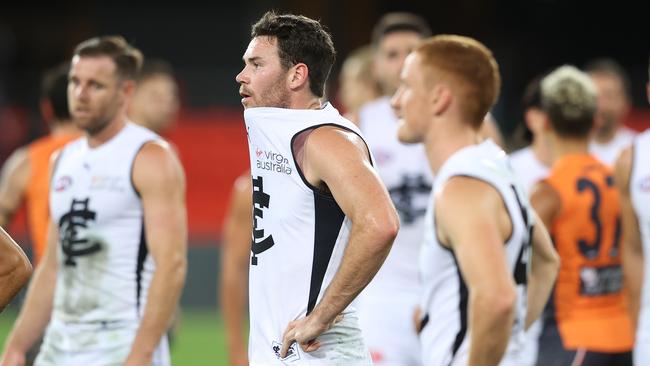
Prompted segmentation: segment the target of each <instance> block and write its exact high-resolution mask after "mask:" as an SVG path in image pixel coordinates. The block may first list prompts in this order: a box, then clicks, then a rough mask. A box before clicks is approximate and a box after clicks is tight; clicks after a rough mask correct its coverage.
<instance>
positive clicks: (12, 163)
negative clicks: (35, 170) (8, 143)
mask: <svg viewBox="0 0 650 366" xmlns="http://www.w3.org/2000/svg"><path fill="white" fill-rule="evenodd" d="M29 175H30V164H29V156H28V154H27V150H26V149H20V150H18V151H16V152H14V153H13V154H12V155H11V156H10V157H9V159H8V160H7V162H6V163H5V165H4V166H3V167H2V172H1V173H0V213H2V212H3V211H4V212H6V213H7V214H9V215H12V214H13V213H14V212H15V211H16V210H17V209H18V206H19V205H20V203H21V202H22V199H23V196H24V194H25V190H26V189H27V184H28V182H29Z"/></svg>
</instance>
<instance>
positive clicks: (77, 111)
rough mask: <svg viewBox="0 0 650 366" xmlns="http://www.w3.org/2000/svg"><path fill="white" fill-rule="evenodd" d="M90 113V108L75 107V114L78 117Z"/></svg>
mask: <svg viewBox="0 0 650 366" xmlns="http://www.w3.org/2000/svg"><path fill="white" fill-rule="evenodd" d="M89 114H90V109H87V108H75V110H74V115H75V116H77V117H85V116H87V115H89Z"/></svg>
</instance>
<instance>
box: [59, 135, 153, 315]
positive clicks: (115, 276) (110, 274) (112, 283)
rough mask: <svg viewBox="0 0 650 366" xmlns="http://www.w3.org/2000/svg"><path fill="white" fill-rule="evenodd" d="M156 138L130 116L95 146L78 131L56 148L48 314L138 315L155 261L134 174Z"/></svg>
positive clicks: (142, 308) (142, 305)
mask: <svg viewBox="0 0 650 366" xmlns="http://www.w3.org/2000/svg"><path fill="white" fill-rule="evenodd" d="M159 139H160V138H159V137H158V136H157V135H156V134H154V133H153V132H151V131H149V130H147V129H145V128H142V127H139V126H136V125H134V124H131V123H127V124H126V126H125V127H124V128H122V130H121V131H120V132H118V134H117V135H115V136H114V137H113V138H112V139H111V140H109V141H107V142H105V143H104V144H102V145H100V146H98V147H95V148H90V147H89V146H88V141H87V139H86V138H81V139H78V140H76V141H74V142H72V143H70V144H68V145H67V146H66V147H65V148H64V149H63V150H62V151H61V154H60V155H59V158H58V161H57V163H56V165H55V167H54V175H53V179H52V184H51V187H50V212H51V217H52V220H53V221H54V223H56V225H57V226H58V231H59V247H58V268H59V269H58V273H57V282H56V289H55V295H54V311H53V315H52V317H53V319H55V320H57V321H62V322H65V323H99V322H131V321H139V319H140V317H141V315H142V313H143V311H144V307H145V301H146V298H147V291H148V289H149V284H150V282H151V278H152V276H153V271H154V263H153V261H152V259H151V257H150V256H148V253H147V246H146V237H145V232H144V216H143V209H142V203H141V200H140V197H139V195H138V192H136V191H135V188H134V187H133V184H132V180H131V173H132V168H133V162H134V159H135V156H136V155H137V153H138V151H139V150H140V149H141V148H142V146H143V145H144V144H145V143H147V142H149V141H154V140H159Z"/></svg>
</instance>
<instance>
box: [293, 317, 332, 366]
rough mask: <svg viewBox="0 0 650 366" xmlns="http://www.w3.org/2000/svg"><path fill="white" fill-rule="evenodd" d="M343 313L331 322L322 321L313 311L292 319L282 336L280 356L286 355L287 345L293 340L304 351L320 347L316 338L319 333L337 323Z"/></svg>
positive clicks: (311, 350)
mask: <svg viewBox="0 0 650 366" xmlns="http://www.w3.org/2000/svg"><path fill="white" fill-rule="evenodd" d="M342 317H343V315H339V316H337V317H336V319H335V320H334V321H333V322H331V323H324V322H322V321H320V319H318V318H317V317H315V316H313V313H312V314H310V315H308V316H306V317H304V318H302V319H298V320H294V321H292V322H290V323H289V325H287V329H286V330H285V331H284V335H283V336H282V349H281V350H280V357H282V358H285V357H287V352H288V351H289V347H291V344H292V343H293V342H296V343H298V345H299V346H300V348H302V350H303V351H305V352H313V351H315V350H317V349H318V348H319V347H320V342H319V341H318V340H317V339H316V338H317V337H318V336H319V335H321V334H323V332H325V331H326V330H328V329H330V328H331V327H332V324H335V323H338V322H339V321H340V320H341V319H342Z"/></svg>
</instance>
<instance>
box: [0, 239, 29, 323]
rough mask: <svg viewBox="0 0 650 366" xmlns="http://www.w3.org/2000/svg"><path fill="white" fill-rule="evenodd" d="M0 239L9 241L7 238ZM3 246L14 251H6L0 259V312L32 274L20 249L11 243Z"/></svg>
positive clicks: (27, 260) (27, 261)
mask: <svg viewBox="0 0 650 366" xmlns="http://www.w3.org/2000/svg"><path fill="white" fill-rule="evenodd" d="M0 235H1V236H6V234H5V233H4V232H0ZM0 239H3V240H10V239H9V238H8V236H6V237H5V238H0ZM5 244H7V246H8V247H10V248H12V249H15V250H13V251H9V250H8V251H7V252H8V253H5V254H4V255H3V256H2V257H0V311H2V310H3V309H4V308H5V307H6V306H7V305H8V304H9V302H11V300H12V299H13V298H14V296H16V294H17V293H18V291H20V289H21V288H23V286H24V285H25V283H26V282H27V280H29V276H30V275H31V274H32V265H31V263H29V259H27V257H26V256H25V253H23V252H22V250H21V249H20V247H18V245H17V244H15V243H13V241H9V242H7V243H5Z"/></svg>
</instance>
